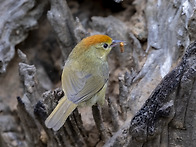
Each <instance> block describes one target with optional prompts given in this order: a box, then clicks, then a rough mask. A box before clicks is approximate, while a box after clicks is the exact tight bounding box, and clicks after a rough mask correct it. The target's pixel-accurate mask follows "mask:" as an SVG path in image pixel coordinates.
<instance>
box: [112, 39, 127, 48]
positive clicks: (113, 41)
mask: <svg viewBox="0 0 196 147" xmlns="http://www.w3.org/2000/svg"><path fill="white" fill-rule="evenodd" d="M120 42H123V43H125V41H122V40H112V44H111V45H110V47H111V48H113V47H114V46H116V45H118V44H119V43H120Z"/></svg>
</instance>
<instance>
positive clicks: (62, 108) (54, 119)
mask: <svg viewBox="0 0 196 147" xmlns="http://www.w3.org/2000/svg"><path fill="white" fill-rule="evenodd" d="M76 107H77V105H76V104H74V103H73V102H71V101H70V100H68V99H67V98H66V96H64V97H63V98H61V100H60V101H59V103H58V105H57V106H56V107H55V109H54V110H53V111H52V113H51V114H50V115H49V116H48V118H47V119H46V121H45V125H46V127H48V128H52V129H53V130H54V131H57V130H59V129H60V128H61V127H62V125H63V124H64V123H65V121H66V119H67V117H68V116H69V115H70V114H71V113H72V111H73V110H74V109H75V108H76Z"/></svg>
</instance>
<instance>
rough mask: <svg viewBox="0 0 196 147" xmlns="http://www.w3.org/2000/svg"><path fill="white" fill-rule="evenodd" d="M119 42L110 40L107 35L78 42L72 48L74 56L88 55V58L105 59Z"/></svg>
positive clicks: (90, 37)
mask: <svg viewBox="0 0 196 147" xmlns="http://www.w3.org/2000/svg"><path fill="white" fill-rule="evenodd" d="M120 42H122V41H119V40H112V38H111V37H109V36H107V35H93V36H89V37H86V38H84V39H83V40H82V41H80V42H79V43H78V44H77V46H76V47H75V48H74V50H73V53H74V54H76V56H80V55H82V54H88V55H90V56H96V57H98V58H102V59H106V57H107V55H108V54H109V52H110V51H111V49H112V48H113V47H114V46H116V45H118V44H119V43H120Z"/></svg>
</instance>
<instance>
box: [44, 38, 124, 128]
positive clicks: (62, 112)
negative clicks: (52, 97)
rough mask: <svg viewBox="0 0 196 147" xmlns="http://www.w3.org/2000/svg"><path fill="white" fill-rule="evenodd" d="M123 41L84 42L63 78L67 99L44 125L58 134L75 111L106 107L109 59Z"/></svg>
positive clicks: (68, 63)
mask: <svg viewBox="0 0 196 147" xmlns="http://www.w3.org/2000/svg"><path fill="white" fill-rule="evenodd" d="M121 42H123V41H120V40H113V39H112V38H111V37H109V36H107V35H102V34H97V35H92V36H89V37H86V38H84V39H82V40H81V41H80V42H79V43H78V44H77V45H76V46H75V47H74V49H73V50H72V51H71V53H70V55H69V56H68V58H67V60H66V62H65V65H64V68H63V72H62V76H61V81H62V90H63V92H64V96H63V97H62V98H61V99H60V100H59V102H58V104H57V106H56V107H55V109H54V110H53V111H52V113H51V114H50V115H49V116H48V117H47V118H46V120H45V125H46V127H47V128H52V129H53V130H54V131H58V130H59V129H60V128H61V127H62V126H63V124H64V123H65V121H66V119H67V118H68V116H69V115H70V114H71V113H72V112H73V111H74V110H75V109H76V107H78V106H81V107H86V106H92V105H94V104H96V103H98V104H100V105H103V104H104V102H105V93H106V88H107V83H108V78H109V69H108V62H107V57H108V54H109V53H110V51H111V49H112V48H113V47H114V46H116V45H118V44H119V43H121Z"/></svg>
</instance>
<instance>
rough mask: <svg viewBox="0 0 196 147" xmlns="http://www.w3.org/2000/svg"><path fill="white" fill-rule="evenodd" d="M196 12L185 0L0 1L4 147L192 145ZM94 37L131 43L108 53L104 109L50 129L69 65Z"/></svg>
mask: <svg viewBox="0 0 196 147" xmlns="http://www.w3.org/2000/svg"><path fill="white" fill-rule="evenodd" d="M195 10H196V2H195V1H187V0H175V1H155V0H148V1H143V0H135V1H134V0H129V1H120V0H107V1H103V0H102V1H101V0H96V1H91V0H67V1H65V0H48V1H43V2H42V1H36V0H35V1H33V0H18V1H13V0H6V1H0V12H1V14H2V15H1V16H0V18H1V19H0V20H1V22H0V73H4V74H1V75H0V83H2V84H0V146H3V147H18V146H20V147H46V146H47V147H72V146H73V147H102V146H104V147H158V146H160V147H173V146H181V147H187V146H189V147H195V144H196V125H195V124H196V107H195V106H196V99H195V96H196V82H195V79H196V42H195V38H196V37H195V30H196V25H195V24H196V19H195V12H196V11H195ZM93 34H106V35H109V36H111V37H112V38H113V39H118V40H124V41H125V42H126V46H125V52H124V53H123V54H121V53H120V49H119V47H118V46H117V47H115V48H113V50H112V51H111V53H110V55H109V57H108V62H109V67H110V77H109V80H108V88H107V92H106V101H105V104H104V105H103V106H100V105H94V106H92V107H86V108H80V107H79V108H77V109H76V110H75V111H74V112H73V113H72V114H71V115H70V116H69V117H68V119H67V121H66V122H65V124H64V125H63V127H62V128H61V129H60V130H59V131H56V132H54V131H53V130H52V129H48V128H46V126H45V124H44V121H45V119H46V118H47V116H48V115H49V114H50V113H51V112H52V110H53V109H54V108H55V106H56V105H57V104H58V101H59V100H60V99H61V98H62V97H63V96H64V92H63V91H62V90H61V81H60V79H61V73H62V69H63V65H64V62H65V60H66V59H67V57H68V55H69V53H70V52H71V50H72V49H73V47H74V46H75V45H76V44H77V43H78V42H79V41H80V40H81V39H82V38H84V37H86V36H89V35H93ZM191 42H193V43H191ZM15 49H17V55H15ZM14 55H15V56H14ZM8 63H9V64H8ZM6 69H7V70H6Z"/></svg>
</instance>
